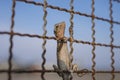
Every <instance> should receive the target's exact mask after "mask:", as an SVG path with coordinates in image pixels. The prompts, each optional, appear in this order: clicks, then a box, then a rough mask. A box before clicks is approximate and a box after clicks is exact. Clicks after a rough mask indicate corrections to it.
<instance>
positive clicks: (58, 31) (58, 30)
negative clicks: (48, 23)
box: [54, 22, 65, 40]
mask: <svg viewBox="0 0 120 80" xmlns="http://www.w3.org/2000/svg"><path fill="white" fill-rule="evenodd" d="M64 31H65V22H61V23H57V24H55V27H54V34H55V36H56V38H57V39H58V40H60V39H62V38H63V37H64Z"/></svg>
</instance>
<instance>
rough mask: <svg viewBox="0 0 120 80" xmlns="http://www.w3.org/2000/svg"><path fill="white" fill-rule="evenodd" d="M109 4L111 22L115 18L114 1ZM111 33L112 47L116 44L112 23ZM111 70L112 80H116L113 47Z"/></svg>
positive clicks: (110, 0)
mask: <svg viewBox="0 0 120 80" xmlns="http://www.w3.org/2000/svg"><path fill="white" fill-rule="evenodd" d="M109 4H110V7H109V10H110V14H109V16H110V19H111V21H112V20H113V16H112V14H113V10H112V6H113V5H112V0H109ZM110 32H111V34H110V38H111V41H110V44H111V45H112V44H113V42H114V37H113V34H114V32H113V24H112V23H110ZM110 51H111V61H112V62H111V68H112V73H111V75H112V78H111V80H114V79H115V74H114V71H115V68H114V63H115V61H114V51H113V47H111V50H110Z"/></svg>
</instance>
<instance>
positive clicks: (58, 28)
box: [53, 22, 78, 80]
mask: <svg viewBox="0 0 120 80" xmlns="http://www.w3.org/2000/svg"><path fill="white" fill-rule="evenodd" d="M64 31H65V22H61V23H58V24H55V26H54V34H55V36H56V39H57V66H56V65H53V68H54V70H66V71H68V72H67V73H61V72H57V73H58V75H59V76H61V77H62V78H63V80H70V76H71V72H70V71H71V70H73V68H74V70H77V69H78V67H77V65H76V64H75V65H72V66H71V62H70V54H69V51H68V47H67V38H66V37H65V36H64Z"/></svg>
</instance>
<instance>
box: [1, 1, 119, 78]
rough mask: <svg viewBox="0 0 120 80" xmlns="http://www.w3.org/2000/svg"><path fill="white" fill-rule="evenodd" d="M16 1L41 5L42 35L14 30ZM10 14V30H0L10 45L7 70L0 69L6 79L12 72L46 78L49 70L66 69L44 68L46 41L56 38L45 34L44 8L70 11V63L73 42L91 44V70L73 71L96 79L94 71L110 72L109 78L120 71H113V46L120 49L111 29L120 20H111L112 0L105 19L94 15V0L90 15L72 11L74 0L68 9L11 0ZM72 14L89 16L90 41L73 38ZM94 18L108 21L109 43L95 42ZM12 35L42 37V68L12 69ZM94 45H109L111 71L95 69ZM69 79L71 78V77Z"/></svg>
mask: <svg viewBox="0 0 120 80" xmlns="http://www.w3.org/2000/svg"><path fill="white" fill-rule="evenodd" d="M16 1H20V2H24V3H26V4H33V5H36V6H42V7H43V12H44V16H43V21H44V24H43V31H44V32H43V35H42V36H40V35H32V34H22V33H18V32H14V31H13V30H14V23H15V20H14V17H15V6H16ZM113 1H115V2H118V3H119V2H120V0H113ZM12 2H13V3H12V15H11V26H10V32H8V31H0V35H9V36H10V38H9V42H10V47H9V59H8V65H9V68H8V70H0V73H3V72H6V73H8V80H12V75H11V74H12V73H41V78H42V80H46V79H45V76H44V74H45V73H46V72H47V73H51V72H66V71H59V70H58V71H57V70H56V71H54V70H47V69H46V68H45V66H44V65H45V63H46V57H45V55H46V47H45V46H46V42H47V40H48V39H50V40H56V38H55V37H54V36H46V34H47V30H46V25H47V19H46V17H47V10H46V8H51V9H56V10H59V11H63V12H66V13H70V19H69V21H70V27H69V35H70V37H69V38H68V41H69V42H70V45H69V46H70V56H71V63H72V61H73V51H74V48H73V43H81V44H88V45H91V46H92V51H91V53H92V59H91V61H92V69H91V70H92V71H74V73H82V72H84V73H92V79H93V80H96V79H95V74H96V73H111V75H112V78H111V80H114V79H115V74H114V73H120V71H115V67H114V63H115V60H114V54H115V53H114V50H113V49H114V48H117V49H120V46H117V45H114V44H113V42H114V37H113V34H114V31H113V28H114V26H113V24H118V25H120V22H118V21H114V20H113V10H112V7H113V5H112V0H109V17H110V19H105V18H102V17H98V16H95V15H94V12H95V7H94V4H95V0H92V1H91V2H92V3H91V10H92V12H91V15H89V14H86V13H81V12H78V11H74V5H73V2H74V0H70V4H69V5H70V10H68V9H65V8H61V7H58V6H53V5H49V4H48V3H47V0H44V3H40V2H35V1H30V0H12ZM74 14H77V15H79V16H85V17H88V18H91V23H92V26H91V30H92V35H91V38H92V42H89V41H82V40H77V39H74V36H73V33H74V32H73V25H74V21H73V18H74ZM95 19H97V20H101V21H104V22H108V23H109V24H110V39H111V40H110V44H103V43H96V38H95V33H96V31H95V21H94V20H95ZM14 36H20V37H24V36H26V37H30V38H39V39H43V44H42V48H43V53H42V55H41V57H42V59H43V62H42V65H41V67H42V70H29V71H28V70H27V71H26V70H20V71H19V70H12V58H13V47H14V45H13V37H14ZM96 46H101V47H110V48H111V49H110V52H111V68H112V70H111V71H96V70H95V66H96V62H95V57H96V54H95V49H96ZM71 80H72V77H71Z"/></svg>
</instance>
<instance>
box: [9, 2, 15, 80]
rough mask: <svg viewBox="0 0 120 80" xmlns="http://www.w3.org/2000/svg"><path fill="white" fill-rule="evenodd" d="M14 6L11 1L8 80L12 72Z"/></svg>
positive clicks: (10, 78) (10, 79)
mask: <svg viewBox="0 0 120 80" xmlns="http://www.w3.org/2000/svg"><path fill="white" fill-rule="evenodd" d="M15 5H16V1H15V0H13V1H12V15H11V26H10V31H11V34H10V38H9V41H10V47H9V58H8V80H12V74H11V70H12V58H13V35H12V33H13V32H14V31H13V28H14V24H15V23H14V17H15Z"/></svg>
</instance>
